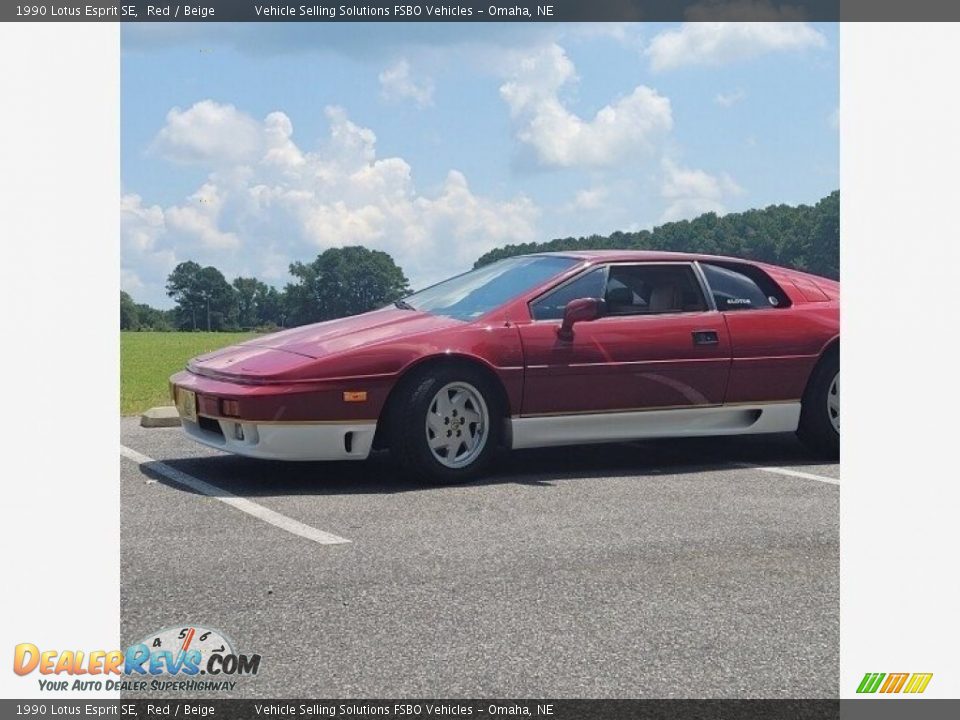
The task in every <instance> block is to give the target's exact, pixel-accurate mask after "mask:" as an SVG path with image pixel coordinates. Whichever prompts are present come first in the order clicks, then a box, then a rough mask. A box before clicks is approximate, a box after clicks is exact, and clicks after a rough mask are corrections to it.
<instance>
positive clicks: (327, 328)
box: [237, 308, 463, 359]
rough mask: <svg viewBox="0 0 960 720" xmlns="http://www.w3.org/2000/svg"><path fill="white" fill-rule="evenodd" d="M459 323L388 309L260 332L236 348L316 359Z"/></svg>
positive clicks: (457, 321)
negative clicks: (275, 330) (280, 330)
mask: <svg viewBox="0 0 960 720" xmlns="http://www.w3.org/2000/svg"><path fill="white" fill-rule="evenodd" d="M462 324H463V323H462V321H460V320H454V319H453V318H449V317H444V316H442V315H431V314H429V313H424V312H417V311H414V310H400V309H394V308H388V309H383V310H374V311H373V312H368V313H364V314H363V315H354V316H352V317H345V318H340V319H339V320H328V321H327V322H321V323H316V324H314V325H305V326H303V327H298V328H293V329H292V330H284V331H282V332H278V333H273V334H271V335H263V336H261V337H256V338H253V339H252V340H248V341H246V342H244V343H241V344H240V345H239V346H237V347H240V348H264V349H269V350H282V351H284V352H288V353H296V354H297V355H301V356H304V357H308V358H314V359H317V358H321V357H325V356H328V355H333V354H337V353H341V352H345V351H347V350H353V349H354V348H358V347H361V346H365V345H371V344H373V343H379V342H383V341H386V340H394V339H401V338H403V337H405V336H408V335H417V334H420V333H428V332H435V331H437V330H442V329H444V328H448V327H454V326H457V325H462Z"/></svg>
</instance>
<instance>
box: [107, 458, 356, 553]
mask: <svg viewBox="0 0 960 720" xmlns="http://www.w3.org/2000/svg"><path fill="white" fill-rule="evenodd" d="M120 455H122V456H123V457H125V458H127V459H128V460H132V461H133V462H135V463H138V464H140V465H142V466H143V467H144V468H145V469H146V470H149V471H150V472H155V473H157V474H158V475H162V476H163V477H165V478H167V479H168V480H171V481H173V482H175V483H177V484H178V485H183V486H184V487H188V488H190V489H191V490H194V491H196V492H198V493H200V494H201V495H206V496H208V497H211V498H213V499H214V500H219V501H220V502H222V503H225V504H227V505H229V506H230V507H232V508H234V509H235V510H239V511H240V512H243V513H246V514H247V515H252V516H253V517H255V518H257V519H258V520H263V522H265V523H268V524H270V525H273V526H274V527H277V528H280V529H281V530H285V531H286V532H288V533H290V534H292V535H297V536H298V537H302V538H304V539H306V540H312V541H313V542H315V543H320V544H321V545H341V544H343V543H348V542H350V541H349V540H347V539H346V538H342V537H339V536H337V535H332V534H331V533H327V532H324V531H323V530H317V529H316V528H313V527H310V526H309V525H304V524H303V523H302V522H299V521H298V520H294V519H293V518H289V517H287V516H286V515H281V514H280V513H278V512H275V511H273V510H270V509H269V508H265V507H264V506H263V505H259V504H257V503H255V502H253V501H252V500H247V499H246V498H242V497H240V496H238V495H234V494H233V493H231V492H228V491H226V490H224V489H222V488H219V487H217V486H216V485H211V484H210V483H208V482H205V481H203V480H200V479H199V478H195V477H194V476H193V475H188V474H187V473H185V472H182V471H180V470H177V469H176V468H174V467H170V466H169V465H167V464H166V463H163V462H160V461H159V460H155V459H153V458H152V457H148V456H147V455H144V454H142V453H139V452H137V451H136V450H132V449H131V448H128V447H127V446H125V445H121V446H120Z"/></svg>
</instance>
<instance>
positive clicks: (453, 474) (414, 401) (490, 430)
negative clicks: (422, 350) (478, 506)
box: [390, 367, 502, 483]
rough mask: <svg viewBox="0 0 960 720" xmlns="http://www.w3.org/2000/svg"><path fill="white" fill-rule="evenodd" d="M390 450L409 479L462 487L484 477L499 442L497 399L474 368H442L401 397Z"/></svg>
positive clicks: (421, 378) (426, 375)
mask: <svg viewBox="0 0 960 720" xmlns="http://www.w3.org/2000/svg"><path fill="white" fill-rule="evenodd" d="M397 403H398V405H397V406H396V407H395V412H394V413H393V418H392V425H393V428H392V430H393V432H392V433H391V442H390V445H391V451H392V453H393V455H394V457H395V458H396V459H397V461H398V463H399V464H400V466H401V468H402V469H403V470H404V471H405V472H406V474H407V475H409V476H411V477H414V478H417V479H421V480H428V481H433V482H442V483H457V482H463V481H466V480H470V479H472V478H475V477H477V476H478V475H479V474H481V473H482V472H484V471H485V470H486V469H487V468H488V467H489V466H490V463H491V461H492V459H493V456H494V454H495V452H496V449H497V446H498V444H499V440H500V419H501V418H502V412H501V409H500V407H499V402H498V395H497V393H496V392H495V390H494V388H493V387H491V383H490V381H489V380H487V378H486V377H485V376H484V375H483V374H482V373H481V372H479V371H477V370H474V369H473V368H455V367H451V368H440V369H437V370H435V371H432V372H428V373H424V374H422V375H421V376H419V377H417V378H415V379H414V380H413V381H411V382H410V384H409V385H408V386H407V387H406V388H405V389H404V390H403V391H402V394H401V395H400V396H399V397H398V398H397Z"/></svg>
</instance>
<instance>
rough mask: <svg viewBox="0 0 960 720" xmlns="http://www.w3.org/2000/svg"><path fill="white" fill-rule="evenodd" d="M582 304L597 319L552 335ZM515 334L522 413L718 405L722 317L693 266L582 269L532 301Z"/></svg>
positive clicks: (722, 380)
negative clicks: (589, 302) (593, 308)
mask: <svg viewBox="0 0 960 720" xmlns="http://www.w3.org/2000/svg"><path fill="white" fill-rule="evenodd" d="M579 297H597V298H600V299H603V300H604V301H605V303H606V309H605V311H604V314H603V316H601V317H599V318H597V319H596V320H592V321H588V322H579V323H577V324H576V325H574V327H573V334H572V337H571V338H569V339H564V338H561V337H560V336H558V334H557V330H558V328H559V326H560V323H561V319H562V316H563V307H564V306H565V305H566V304H567V302H569V301H570V300H573V299H576V298H579ZM530 312H531V320H530V321H529V322H526V323H521V324H520V326H519V332H520V337H521V341H522V345H523V353H524V365H525V374H524V390H523V401H522V407H521V414H522V415H525V416H530V415H548V414H549V415H561V414H573V413H601V412H624V411H630V410H647V409H661V408H684V407H693V406H703V405H717V404H720V403H722V402H723V397H724V393H725V389H726V383H727V378H728V375H729V371H730V359H731V354H730V341H729V337H728V333H727V329H726V325H725V324H724V322H723V318H722V317H721V316H720V314H719V313H718V312H716V310H714V309H713V308H712V304H711V303H709V300H708V296H707V295H706V293H705V292H704V286H703V283H702V281H701V278H700V275H699V273H698V271H697V269H696V268H695V266H694V265H693V264H692V263H687V262H663V263H653V262H647V263H611V264H609V265H603V266H600V267H594V268H592V269H588V270H586V271H585V272H584V273H582V274H580V275H578V276H576V277H575V278H573V279H571V280H569V281H567V282H566V283H564V284H563V285H561V286H559V287H557V288H554V289H552V290H550V291H548V292H547V293H545V294H544V295H542V296H541V297H539V298H537V299H535V300H534V301H532V302H531V303H530Z"/></svg>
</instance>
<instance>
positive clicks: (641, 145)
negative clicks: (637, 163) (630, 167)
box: [500, 44, 673, 167]
mask: <svg viewBox="0 0 960 720" xmlns="http://www.w3.org/2000/svg"><path fill="white" fill-rule="evenodd" d="M509 68H510V69H509V70H508V71H507V72H508V75H509V80H508V81H507V82H505V83H504V84H503V85H502V86H501V87H500V95H501V96H502V97H503V99H504V100H505V101H506V102H507V105H508V106H509V108H510V113H511V116H512V117H513V119H514V121H515V122H516V123H517V125H518V130H517V139H519V140H520V141H521V142H522V143H524V144H525V145H527V146H528V147H530V148H531V149H532V150H533V152H534V153H535V156H536V159H537V161H538V162H539V163H540V164H541V165H543V166H546V167H609V166H613V165H616V164H619V163H622V162H625V161H627V160H629V159H631V158H632V157H634V156H635V155H637V154H638V153H641V152H644V151H650V150H651V149H653V148H654V147H655V145H656V144H657V142H658V141H659V140H660V139H661V138H662V136H663V135H665V134H666V133H667V132H668V131H669V130H670V129H671V128H672V127H673V115H672V112H671V108H670V100H669V99H667V98H666V97H664V96H662V95H660V94H659V93H657V91H656V90H652V89H651V88H649V87H646V86H645V85H639V86H637V87H636V88H634V90H633V91H632V92H631V93H630V94H628V95H626V96H625V97H621V98H619V99H617V100H615V101H614V102H612V103H610V104H608V105H605V106H604V107H602V108H601V109H600V110H598V111H597V112H596V114H595V115H594V117H593V118H591V119H588V120H585V119H583V118H581V117H579V116H577V115H576V114H574V113H573V112H571V111H570V110H568V109H567V108H566V107H565V106H564V104H563V102H562V100H561V99H560V96H559V93H560V91H561V89H563V88H564V86H567V85H569V84H572V83H573V82H575V81H576V79H577V78H576V69H575V68H574V66H573V63H572V62H571V61H570V58H568V57H567V54H566V52H564V50H563V48H561V47H560V46H559V45H556V44H552V45H549V46H546V47H544V48H542V49H540V50H538V51H536V52H534V53H532V54H527V55H520V56H518V57H516V58H514V59H513V61H512V62H510V63H509Z"/></svg>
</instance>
